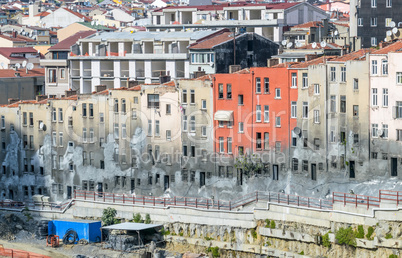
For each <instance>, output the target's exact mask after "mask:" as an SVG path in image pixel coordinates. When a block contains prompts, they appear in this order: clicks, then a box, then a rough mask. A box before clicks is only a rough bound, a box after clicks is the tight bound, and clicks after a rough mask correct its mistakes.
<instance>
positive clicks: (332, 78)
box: [330, 66, 336, 82]
mask: <svg viewBox="0 0 402 258" xmlns="http://www.w3.org/2000/svg"><path fill="white" fill-rule="evenodd" d="M330 78H331V81H332V82H334V81H335V80H336V67H334V66H332V67H331V73H330Z"/></svg>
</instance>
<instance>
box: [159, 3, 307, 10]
mask: <svg viewBox="0 0 402 258" xmlns="http://www.w3.org/2000/svg"><path fill="white" fill-rule="evenodd" d="M298 4H300V3H272V4H264V3H263V4H250V3H245V2H241V3H231V4H229V3H225V4H219V5H195V6H167V7H163V8H158V9H154V10H153V11H154V12H161V11H163V10H164V9H184V8H196V9H197V11H221V10H223V8H225V7H239V8H241V7H242V6H247V7H250V6H265V8H266V9H271V10H282V9H288V8H291V7H293V6H295V5H298Z"/></svg>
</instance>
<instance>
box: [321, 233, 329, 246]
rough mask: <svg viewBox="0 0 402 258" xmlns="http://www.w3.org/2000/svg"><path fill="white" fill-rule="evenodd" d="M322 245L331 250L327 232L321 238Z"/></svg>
mask: <svg viewBox="0 0 402 258" xmlns="http://www.w3.org/2000/svg"><path fill="white" fill-rule="evenodd" d="M322 245H323V246H325V247H327V248H331V241H329V232H328V233H326V234H325V235H323V236H322Z"/></svg>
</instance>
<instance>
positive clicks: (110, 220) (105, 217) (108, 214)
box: [102, 207, 120, 226]
mask: <svg viewBox="0 0 402 258" xmlns="http://www.w3.org/2000/svg"><path fill="white" fill-rule="evenodd" d="M116 214H117V211H116V209H113V208H110V207H108V208H106V209H104V210H103V214H102V222H103V226H109V225H113V224H117V223H119V222H120V220H119V219H117V218H116Z"/></svg>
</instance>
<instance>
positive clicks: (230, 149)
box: [227, 137, 232, 154]
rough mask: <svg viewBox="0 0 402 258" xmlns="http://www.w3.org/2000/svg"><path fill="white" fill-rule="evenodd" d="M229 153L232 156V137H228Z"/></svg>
mask: <svg viewBox="0 0 402 258" xmlns="http://www.w3.org/2000/svg"><path fill="white" fill-rule="evenodd" d="M227 144H228V153H229V154H231V153H232V137H228V142H227Z"/></svg>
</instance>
